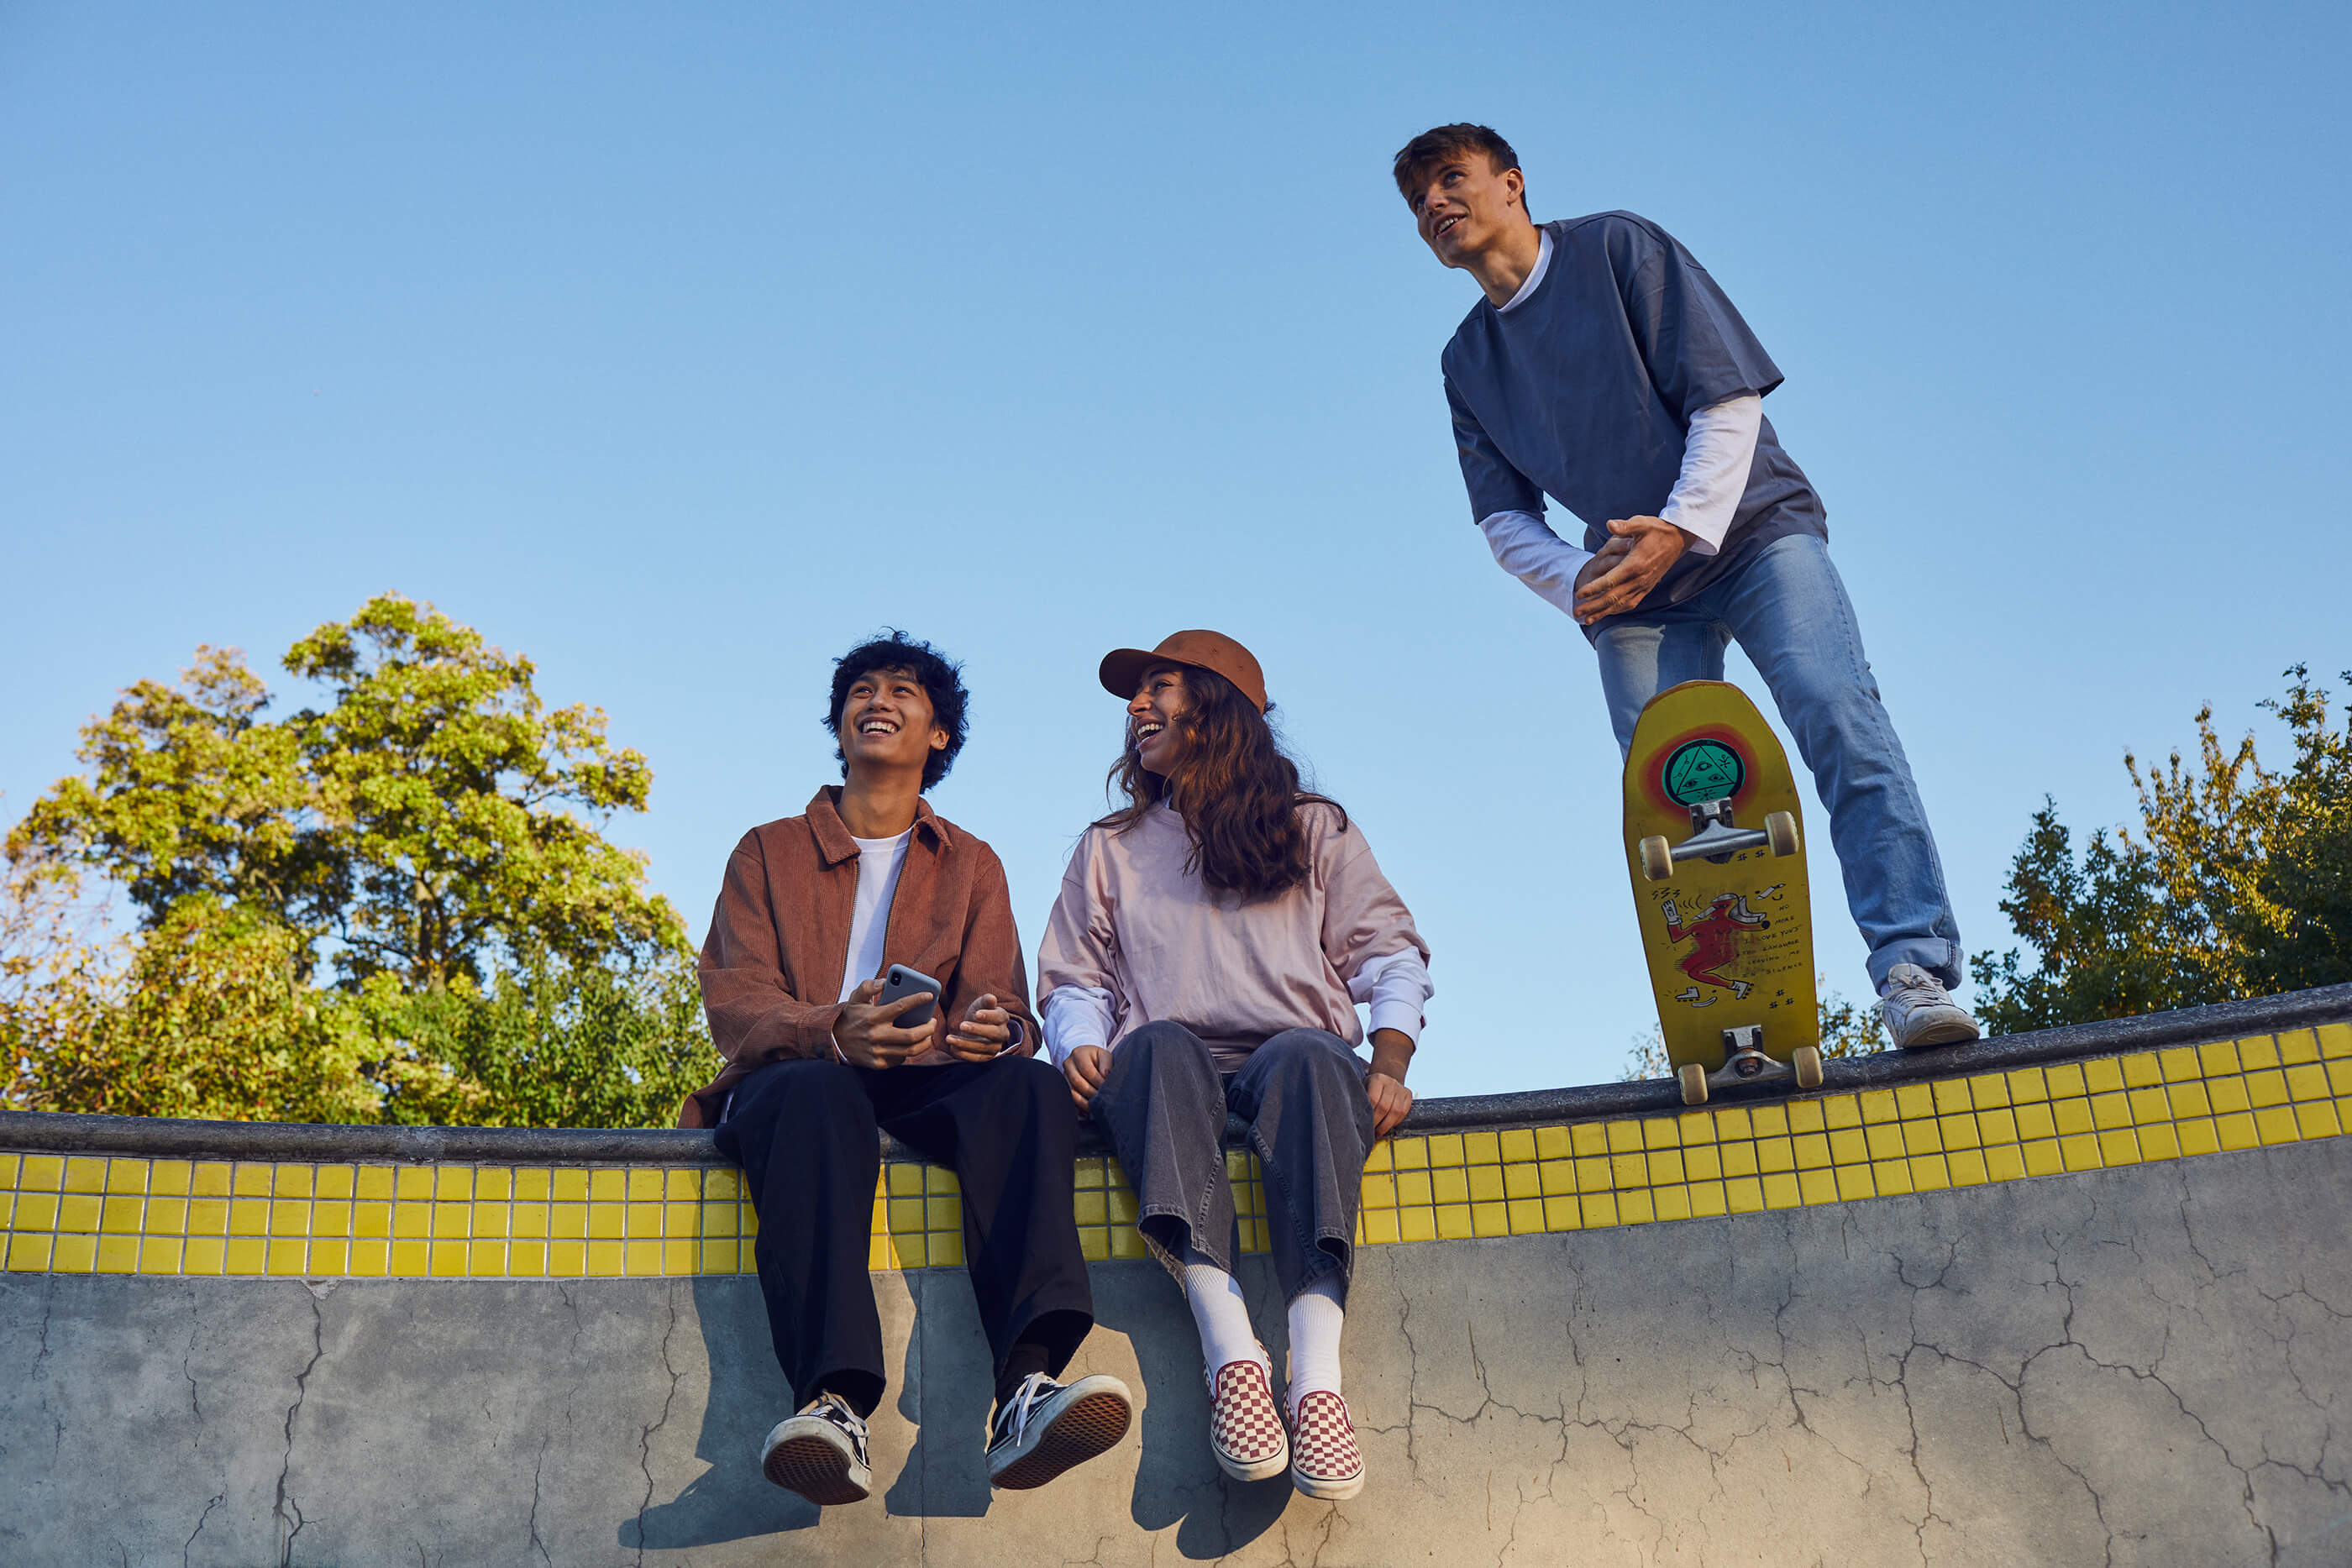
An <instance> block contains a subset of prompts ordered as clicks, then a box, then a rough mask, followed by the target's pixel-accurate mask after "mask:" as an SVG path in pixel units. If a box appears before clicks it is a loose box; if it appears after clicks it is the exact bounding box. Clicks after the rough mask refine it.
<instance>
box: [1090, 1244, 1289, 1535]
mask: <svg viewBox="0 0 2352 1568" xmlns="http://www.w3.org/2000/svg"><path fill="white" fill-rule="evenodd" d="M1239 1278H1240V1280H1241V1282H1242V1292H1243V1294H1244V1296H1246V1297H1247V1298H1248V1301H1249V1306H1250V1321H1251V1322H1254V1323H1255V1324H1256V1325H1257V1330H1258V1337H1259V1338H1260V1339H1261V1340H1263V1341H1264V1342H1265V1345H1266V1348H1267V1349H1268V1350H1269V1351H1271V1352H1272V1353H1273V1355H1274V1364H1275V1366H1276V1368H1277V1369H1279V1368H1280V1367H1281V1366H1282V1365H1283V1364H1284V1362H1285V1360H1286V1356H1287V1354H1288V1350H1289V1333H1288V1329H1287V1324H1286V1322H1285V1320H1284V1316H1283V1310H1282V1308H1283V1303H1282V1299H1281V1294H1280V1291H1278V1290H1277V1289H1276V1285H1275V1282H1274V1271H1273V1269H1272V1267H1271V1266H1270V1265H1269V1264H1268V1262H1267V1260H1265V1259H1264V1258H1244V1259H1243V1260H1242V1267H1241V1272H1240V1275H1239ZM1094 1283H1095V1322H1096V1326H1097V1332H1100V1331H1103V1330H1108V1331H1110V1332H1113V1333H1120V1334H1123V1335H1125V1336H1126V1338H1127V1341H1128V1344H1129V1348H1130V1349H1131V1350H1132V1352H1133V1354H1134V1356H1135V1364H1136V1370H1137V1372H1138V1373H1139V1375H1140V1376H1141V1378H1142V1382H1143V1386H1142V1388H1140V1389H1139V1390H1138V1391H1137V1392H1138V1395H1139V1398H1140V1399H1141V1402H1142V1406H1143V1415H1142V1431H1141V1434H1140V1437H1141V1442H1142V1449H1143V1452H1142V1457H1141V1459H1140V1461H1139V1463H1138V1464H1137V1466H1136V1470H1135V1483H1134V1490H1133V1494H1132V1499H1131V1501H1130V1503H1129V1514H1130V1515H1131V1516H1132V1517H1133V1519H1134V1520H1135V1522H1136V1523H1137V1524H1138V1525H1139V1526H1140V1527H1141V1528H1142V1529H1144V1530H1147V1531H1161V1530H1165V1529H1167V1528H1168V1527H1169V1526H1170V1525H1171V1524H1172V1525H1174V1526H1176V1549H1177V1551H1178V1552H1181V1553H1182V1554H1183V1555H1184V1556H1185V1557H1188V1558H1192V1559H1194V1560H1196V1561H1200V1560H1209V1559H1214V1558H1219V1557H1224V1556H1228V1555H1230V1554H1232V1553H1234V1552H1238V1551H1240V1550H1241V1549H1242V1548H1243V1547H1244V1546H1246V1545H1248V1544H1249V1543H1250V1542H1253V1541H1255V1540H1256V1539H1257V1538H1258V1537H1259V1536H1261V1535H1264V1534H1265V1532H1266V1531H1268V1530H1270V1529H1272V1528H1273V1527H1274V1523H1275V1521H1276V1520H1278V1519H1280V1518H1281V1517H1282V1515H1283V1511H1285V1510H1286V1509H1287V1508H1288V1507H1289V1506H1290V1504H1291V1500H1292V1499H1293V1498H1295V1497H1297V1492H1296V1491H1295V1490H1293V1488H1292V1487H1291V1484H1290V1477H1289V1475H1288V1474H1287V1473H1285V1474H1283V1475H1279V1476H1276V1477H1275V1478H1273V1479H1270V1480H1263V1481H1237V1480H1234V1479H1232V1478H1230V1477H1228V1476H1227V1475H1226V1474H1225V1473H1224V1472H1223V1470H1221V1469H1218V1468H1217V1461H1216V1458H1215V1457H1214V1456H1213V1455H1212V1454H1211V1453H1210V1451H1209V1389H1208V1384H1207V1382H1206V1381H1205V1380H1204V1379H1203V1378H1202V1373H1201V1340H1200V1335H1199V1333H1198V1332H1197V1331H1196V1330H1195V1329H1194V1328H1193V1326H1192V1313H1191V1312H1189V1311H1188V1310H1187V1309H1186V1307H1185V1305H1184V1296H1183V1292H1182V1291H1181V1289H1180V1288H1179V1287H1178V1286H1177V1284H1176V1282H1175V1281H1173V1280H1171V1279H1170V1278H1169V1276H1168V1272H1167V1270H1164V1269H1162V1268H1161V1267H1160V1265H1159V1264H1158V1263H1154V1262H1142V1261H1138V1262H1129V1263H1112V1264H1100V1263H1098V1264H1097V1265H1095V1268H1094ZM1082 1354H1083V1353H1082Z"/></svg>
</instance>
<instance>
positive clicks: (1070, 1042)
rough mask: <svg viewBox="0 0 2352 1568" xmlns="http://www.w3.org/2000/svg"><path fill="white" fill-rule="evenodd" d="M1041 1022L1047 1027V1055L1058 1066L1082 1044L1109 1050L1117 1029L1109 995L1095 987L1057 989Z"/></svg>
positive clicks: (1047, 1000) (1059, 987)
mask: <svg viewBox="0 0 2352 1568" xmlns="http://www.w3.org/2000/svg"><path fill="white" fill-rule="evenodd" d="M1038 1021H1039V1022H1040V1023H1042V1024H1044V1025H1045V1056H1046V1058H1047V1060H1049V1061H1052V1062H1053V1064H1054V1065H1055V1066H1056V1067H1059V1066H1061V1065H1062V1063H1063V1062H1065V1061H1068V1060H1069V1056H1070V1052H1072V1051H1076V1050H1077V1049H1078V1047H1080V1046H1082V1045H1097V1046H1102V1047H1105V1048H1106V1049H1108V1046H1109V1045H1110V1031H1111V1030H1113V1029H1115V1028H1117V1027H1118V1019H1117V1017H1116V1015H1115V1014H1114V1013H1113V1012H1112V1010H1111V996H1110V993H1109V992H1108V991H1106V990H1102V989H1099V988H1096V987H1094V986H1056V987H1055V988H1054V992H1053V995H1051V996H1049V997H1047V998H1045V1009H1044V1016H1043V1017H1042V1018H1040V1019H1038Z"/></svg>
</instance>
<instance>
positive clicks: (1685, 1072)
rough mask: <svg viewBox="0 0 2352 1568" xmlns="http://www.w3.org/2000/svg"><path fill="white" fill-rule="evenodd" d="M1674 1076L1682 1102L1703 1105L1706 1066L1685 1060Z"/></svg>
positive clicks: (1704, 1101) (1704, 1102) (1704, 1099)
mask: <svg viewBox="0 0 2352 1568" xmlns="http://www.w3.org/2000/svg"><path fill="white" fill-rule="evenodd" d="M1816 1054H1819V1053H1818V1052H1817V1053H1816ZM1675 1077H1677V1078H1679V1079H1681V1080H1682V1082H1683V1103H1684V1104H1685V1105H1704V1104H1706V1068H1704V1067H1701V1066H1700V1065H1699V1064H1698V1063H1697V1062H1696V1061H1685V1062H1684V1063H1683V1064H1682V1066H1681V1067H1680V1068H1678V1069H1676V1070H1675Z"/></svg>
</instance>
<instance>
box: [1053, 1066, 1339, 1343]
mask: <svg viewBox="0 0 2352 1568" xmlns="http://www.w3.org/2000/svg"><path fill="white" fill-rule="evenodd" d="M1365 1071H1366V1070H1365V1067H1364V1063H1363V1062H1362V1061H1360V1060H1359V1059H1358V1057H1357V1056H1356V1053H1355V1052H1354V1051H1349V1049H1348V1043H1347V1041H1345V1040H1341V1039H1340V1038H1339V1036H1338V1035H1336V1034H1332V1033H1330V1032H1328V1030H1319V1029H1286V1030H1283V1031H1282V1032H1281V1033H1280V1034H1277V1035H1276V1036H1275V1037H1274V1038H1273V1039H1271V1040H1267V1041H1266V1042H1265V1044H1264V1045H1261V1046H1259V1047H1258V1048H1257V1049H1256V1050H1255V1051H1252V1052H1251V1053H1250V1057H1249V1060H1248V1061H1246V1062H1244V1063H1243V1065H1242V1068H1241V1070H1240V1071H1237V1072H1234V1073H1233V1074H1232V1075H1230V1076H1221V1075H1220V1074H1219V1073H1218V1071H1217V1067H1216V1062H1215V1061H1214V1059H1213V1058H1212V1057H1211V1056H1210V1054H1209V1048H1208V1047H1207V1046H1206V1045H1204V1044H1202V1042H1201V1038H1200V1037H1199V1036H1198V1035H1196V1034H1194V1033H1193V1032H1192V1030H1189V1029H1186V1028H1185V1027H1184V1026H1183V1025H1182V1024H1179V1023H1166V1022H1161V1023H1150V1024H1146V1025H1144V1026H1143V1027H1142V1028H1141V1029H1139V1030H1136V1031H1135V1032H1134V1033H1133V1034H1131V1035H1129V1036H1128V1037H1127V1038H1126V1039H1125V1040H1120V1041H1119V1042H1118V1049H1117V1050H1115V1051H1112V1052H1111V1056H1110V1075H1109V1077H1108V1078H1107V1079H1106V1080H1105V1081H1104V1082H1103V1086H1102V1088H1101V1090H1100V1091H1099V1092H1097V1093H1096V1095H1095V1098H1094V1103H1093V1104H1092V1105H1091V1106H1089V1107H1088V1111H1089V1113H1090V1114H1091V1115H1092V1116H1093V1117H1094V1122H1095V1125H1097V1127H1100V1128H1101V1129H1102V1130H1103V1134H1104V1136H1106V1137H1108V1139H1109V1140H1110V1145H1111V1148H1112V1149H1113V1151H1115V1152H1116V1153H1117V1154H1118V1163H1119V1165H1120V1166H1122V1167H1123V1168H1124V1169H1125V1170H1126V1172H1127V1179H1128V1181H1129V1183H1130V1184H1131V1185H1132V1186H1134V1187H1135V1190H1136V1196H1137V1197H1138V1199H1139V1205H1140V1207H1141V1210H1142V1214H1141V1217H1140V1218H1139V1219H1138V1220H1137V1222H1136V1228H1137V1229H1138V1230H1139V1231H1141V1232H1142V1233H1143V1241H1144V1245H1145V1246H1147V1247H1149V1248H1150V1249H1151V1255H1152V1256H1153V1257H1155V1258H1157V1259H1159V1260H1160V1262H1161V1263H1162V1264H1164V1265H1166V1267H1167V1269H1168V1271H1169V1272H1170V1273H1171V1274H1174V1275H1175V1276H1176V1278H1177V1281H1178V1282H1179V1283H1180V1284H1181V1282H1182V1281H1183V1277H1184V1273H1183V1270H1184V1249H1185V1247H1186V1245H1187V1244H1188V1243H1189V1244H1190V1245H1191V1246H1192V1248H1194V1249H1197V1250H1199V1251H1200V1252H1201V1254H1202V1256H1204V1257H1206V1258H1207V1259H1208V1260H1210V1261H1211V1262H1213V1263H1214V1264H1216V1265H1217V1267H1219V1268H1221V1269H1223V1270H1225V1271H1226V1272H1228V1273H1231V1272H1232V1271H1233V1270H1234V1263H1235V1262H1236V1260H1238V1257H1239V1254H1240V1252H1241V1234H1240V1227H1239V1225H1238V1223H1237V1222H1236V1219H1235V1216H1234V1190H1233V1187H1232V1186H1231V1185H1230V1184H1229V1183H1228V1181H1227V1179H1226V1176H1225V1156H1224V1137H1225V1112H1226V1110H1227V1108H1228V1107H1230V1108H1231V1109H1232V1110H1233V1112H1234V1113H1235V1114H1236V1115H1238V1116H1240V1117H1241V1119H1242V1120H1243V1121H1244V1122H1246V1123H1248V1124H1249V1144H1250V1147H1251V1149H1252V1150H1254V1151H1255V1153H1256V1155H1257V1157H1258V1164H1259V1165H1260V1166H1262V1167H1264V1169H1265V1195H1266V1209H1267V1214H1266V1229H1267V1231H1268V1233H1269V1237H1270V1240H1271V1243H1272V1247H1273V1252H1274V1275H1275V1279H1276V1281H1277V1282H1278V1283H1279V1284H1280V1285H1281V1287H1282V1299H1283V1300H1284V1301H1290V1300H1291V1299H1292V1298H1294V1297H1296V1296H1297V1294H1298V1292H1299V1291H1303V1290H1305V1289H1306V1288H1307V1286H1309V1285H1311V1284H1314V1283H1315V1282H1316V1281H1318V1280H1321V1279H1323V1278H1324V1277H1325V1276H1326V1275H1328V1274H1330V1273H1331V1272H1333V1271H1334V1270H1337V1271H1338V1273H1339V1284H1340V1290H1341V1291H1342V1292H1343V1293H1344V1292H1345V1291H1346V1289H1347V1281H1348V1275H1349V1269H1350V1268H1351V1267H1352V1265H1353V1251H1354V1247H1355V1241H1356V1201H1357V1198H1358V1197H1359V1195H1360V1190H1361V1188H1362V1186H1363V1180H1364V1160H1365V1158H1366V1157H1367V1156H1368V1155H1370V1153H1371V1148H1372V1108H1371V1104H1370V1102H1369V1101H1367V1100H1366V1099H1365V1098H1364V1073H1365Z"/></svg>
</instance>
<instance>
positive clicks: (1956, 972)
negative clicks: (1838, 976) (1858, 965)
mask: <svg viewBox="0 0 2352 1568" xmlns="http://www.w3.org/2000/svg"><path fill="white" fill-rule="evenodd" d="M1967 958H1968V955H1967V954H1966V953H1964V952H1962V951H1961V950H1960V945H1959V944H1958V943H1957V942H1947V941H1945V940H1943V939H1942V938H1941V937H1937V936H1911V937H1906V938H1904V939H1903V940H1902V941H1900V942H1891V943H1889V944H1887V946H1884V947H1881V948H1880V949H1879V950H1878V951H1877V952H1875V953H1873V954H1872V955H1871V956H1870V964H1869V969H1870V985H1871V988H1872V989H1873V990H1876V989H1877V988H1879V987H1881V986H1884V985H1885V984H1886V977H1887V976H1888V975H1890V974H1892V973H1894V970H1895V965H1897V964H1916V965H1917V966H1918V967H1920V968H1922V969H1925V970H1927V973H1929V974H1931V975H1933V976H1935V977H1936V978H1937V979H1938V980H1941V981H1942V982H1943V983H1944V987H1945V988H1946V989H1947V990H1948V989H1950V988H1952V987H1954V986H1957V985H1958V984H1959V983H1960V980H1961V978H1962V973H1961V968H1960V966H1961V965H1962V964H1963V963H1965V962H1966V961H1967Z"/></svg>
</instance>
